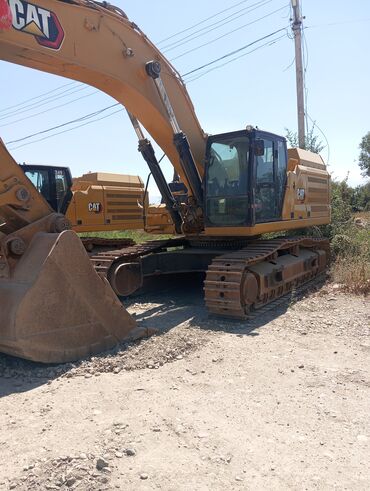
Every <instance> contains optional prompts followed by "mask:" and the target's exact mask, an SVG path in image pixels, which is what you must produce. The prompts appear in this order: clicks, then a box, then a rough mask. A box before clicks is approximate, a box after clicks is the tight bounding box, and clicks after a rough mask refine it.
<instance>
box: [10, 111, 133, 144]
mask: <svg viewBox="0 0 370 491" xmlns="http://www.w3.org/2000/svg"><path fill="white" fill-rule="evenodd" d="M114 105H117V104H114ZM110 107H113V106H110ZM105 109H107V108H105ZM122 111H123V109H122V108H121V109H118V110H117V111H113V112H112V113H111V114H107V115H106V116H102V117H101V118H97V119H93V120H92V121H87V122H85V123H83V124H80V125H78V126H75V127H74V128H68V129H67V130H63V131H58V132H57V133H54V134H53V135H48V136H44V137H43V138H39V139H38V140H34V141H32V142H28V143H23V144H22V145H18V146H16V147H13V148H11V149H10V150H16V149H17V148H22V147H26V146H28V145H32V144H33V143H37V142H40V141H43V140H48V139H49V138H53V137H54V136H57V135H61V134H62V133H68V132H69V131H74V130H77V129H78V128H81V127H82V126H87V125H88V124H92V123H96V122H98V121H101V120H102V119H106V118H110V117H111V116H113V115H114V114H117V113H119V112H122Z"/></svg>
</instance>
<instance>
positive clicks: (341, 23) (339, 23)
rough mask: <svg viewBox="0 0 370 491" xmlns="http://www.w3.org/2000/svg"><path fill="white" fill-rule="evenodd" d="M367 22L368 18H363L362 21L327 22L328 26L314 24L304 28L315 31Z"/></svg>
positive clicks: (369, 18) (369, 19)
mask: <svg viewBox="0 0 370 491" xmlns="http://www.w3.org/2000/svg"><path fill="white" fill-rule="evenodd" d="M368 21H370V17H365V18H362V19H352V20H344V21H340V22H329V23H328V24H316V25H313V26H306V29H316V28H317V27H331V26H341V25H343V24H355V23H357V22H368Z"/></svg>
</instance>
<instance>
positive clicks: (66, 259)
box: [0, 230, 142, 363]
mask: <svg viewBox="0 0 370 491" xmlns="http://www.w3.org/2000/svg"><path fill="white" fill-rule="evenodd" d="M141 335H142V333H141V332H140V331H139V330H138V328H137V327H136V323H135V321H134V319H133V318H132V317H131V316H130V315H129V313H128V312H127V311H126V310H125V308H124V307H123V306H122V304H121V303H120V301H119V300H118V299H117V297H116V295H115V294H114V292H113V290H112V289H111V287H110V285H109V283H108V282H107V280H106V279H105V278H102V277H100V276H99V275H98V274H97V273H96V272H95V270H94V269H93V267H92V265H91V264H90V260H89V258H88V256H87V254H86V252H85V250H84V247H83V245H82V244H81V241H80V239H79V238H78V236H77V235H76V234H75V232H73V231H71V230H68V231H65V232H62V233H61V234H49V233H38V234H36V235H35V236H34V237H33V239H32V241H31V243H30V246H29V247H28V249H27V251H26V252H25V254H24V255H23V256H22V258H21V259H20V261H19V263H18V264H17V266H16V268H15V271H14V273H13V274H12V276H11V278H10V279H4V278H1V279H0V351H2V352H4V353H7V354H11V355H15V356H19V357H21V358H26V359H29V360H33V361H38V362H43V363H63V362H68V361H74V360H77V359H80V358H82V357H86V356H89V355H91V354H96V353H98V352H100V351H102V350H106V349H109V348H112V347H113V346H114V345H116V344H117V343H119V342H122V341H125V340H132V339H137V338H139V337H142V336H141Z"/></svg>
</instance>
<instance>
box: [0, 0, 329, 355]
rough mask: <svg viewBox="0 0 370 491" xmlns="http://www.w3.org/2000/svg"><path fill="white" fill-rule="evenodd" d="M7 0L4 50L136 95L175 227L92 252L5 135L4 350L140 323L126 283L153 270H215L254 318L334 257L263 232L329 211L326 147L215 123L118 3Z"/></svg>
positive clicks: (95, 343)
mask: <svg viewBox="0 0 370 491" xmlns="http://www.w3.org/2000/svg"><path fill="white" fill-rule="evenodd" d="M0 1H4V0H0ZM9 5H10V10H11V15H12V27H11V28H10V29H8V30H6V29H4V30H2V31H1V32H0V59H2V60H4V61H8V62H11V63H17V64H20V65H23V66H27V67H30V68H34V69H38V70H42V71H44V72H48V73H52V74H56V75H61V76H63V77H67V78H70V79H72V80H77V81H79V82H83V83H86V84H89V85H92V86H94V87H96V88H98V89H100V90H102V91H103V92H105V93H107V94H109V95H110V96H112V97H113V98H115V99H116V100H117V101H118V102H119V103H121V104H122V105H123V106H124V107H125V108H126V110H127V112H128V115H129V117H130V120H131V122H132V125H133V128H134V131H135V132H136V135H137V137H138V141H139V151H140V153H141V154H142V156H143V158H144V159H145V161H146V162H147V164H148V166H149V169H150V171H151V172H152V174H153V177H154V179H155V182H156V184H157V187H158V188H159V190H160V192H161V194H162V198H163V201H164V203H165V206H166V208H167V210H168V213H169V214H170V216H171V219H172V222H173V225H174V228H175V232H176V235H177V237H174V238H172V239H168V240H159V241H149V242H147V243H144V244H141V245H135V246H132V247H128V248H125V249H121V250H120V249H115V250H114V249H113V250H111V251H104V252H102V253H92V254H90V255H88V254H87V253H86V251H85V250H84V249H83V247H82V245H81V243H80V242H79V240H78V238H77V236H76V234H75V232H73V231H71V230H65V228H66V220H65V217H64V215H60V214H58V213H55V211H54V210H52V209H51V208H50V206H49V205H48V203H47V202H46V201H45V200H44V199H43V198H42V196H40V195H39V194H38V193H37V191H36V189H35V187H34V186H33V185H32V184H31V182H30V181H29V180H28V179H27V178H25V175H24V173H23V172H22V171H21V169H19V167H18V166H17V165H16V164H15V162H14V161H13V159H12V158H11V156H10V155H9V154H8V153H7V151H6V149H5V148H4V147H3V146H1V148H0V216H1V218H2V219H1V223H2V225H1V226H0V350H1V351H3V352H5V353H10V354H13V355H17V356H22V357H25V358H29V359H32V360H37V361H42V362H63V361H68V360H73V359H77V358H79V357H80V356H86V355H88V354H91V353H96V352H98V351H100V350H102V349H104V348H108V347H110V346H112V345H114V344H115V343H117V342H120V341H123V340H125V339H129V338H132V337H137V336H140V335H142V333H141V332H140V331H139V330H138V328H137V327H136V326H135V321H134V320H133V319H132V317H131V316H130V315H129V314H128V313H127V311H126V310H125V309H124V307H123V305H122V304H121V302H120V301H119V300H118V299H117V296H116V295H129V294H131V293H132V292H134V291H135V290H137V289H138V288H140V286H141V285H142V283H143V280H144V279H145V278H147V277H151V276H156V275H160V274H172V275H177V277H178V278H179V281H181V276H180V274H181V273H184V272H195V271H199V272H203V273H204V274H205V281H204V292H205V303H206V306H207V308H208V311H209V313H210V314H216V315H221V316H226V317H229V318H233V319H246V318H248V315H249V314H250V313H251V312H252V311H254V310H257V309H259V308H261V307H263V306H266V305H268V304H269V303H270V302H273V301H274V300H275V299H277V298H279V297H281V296H282V295H284V294H286V293H288V292H289V291H291V290H292V289H293V288H296V287H297V286H299V285H300V284H303V283H305V282H307V281H310V280H312V279H314V278H316V277H317V276H318V275H319V274H320V273H321V272H323V271H324V270H325V268H326V264H327V261H328V257H329V243H328V241H327V240H326V239H315V238H310V237H300V236H293V237H289V236H283V237H280V238H275V239H270V240H267V239H264V238H262V237H261V235H262V234H266V233H270V232H275V233H276V232H280V231H287V230H288V231H289V230H297V229H302V228H306V227H310V226H313V225H322V224H327V223H329V222H330V203H329V174H328V172H327V169H326V166H325V164H324V163H323V161H322V159H321V157H320V156H319V155H316V154H312V153H310V152H308V151H306V150H302V149H290V150H287V145H286V140H285V139H284V138H283V137H282V136H279V135H276V134H273V133H270V132H267V131H262V130H260V129H257V128H255V127H253V126H252V125H246V126H245V127H244V128H241V129H239V130H236V131H235V130H231V131H230V132H227V133H222V134H218V135H208V134H206V133H205V132H204V131H203V130H202V128H201V126H200V124H199V121H198V119H197V117H196V114H195V111H194V108H193V105H192V102H191V100H190V97H189V95H188V92H187V90H186V87H185V84H184V82H183V80H182V78H181V76H180V74H179V73H178V72H177V71H176V69H175V68H174V67H173V66H172V65H171V63H170V62H169V61H168V60H167V59H166V58H165V57H164V55H163V54H162V53H161V52H160V51H159V50H158V49H157V48H156V46H155V45H154V44H153V43H152V42H151V41H150V40H149V38H148V37H147V36H146V35H145V34H144V33H143V32H142V31H141V29H140V28H139V27H138V25H137V24H136V23H135V22H131V21H130V20H129V19H128V17H127V15H126V14H125V13H124V12H123V11H122V10H120V9H119V8H117V7H114V6H112V5H110V4H108V3H106V2H104V3H100V2H95V1H91V0H71V1H69V2H64V1H61V0H37V2H36V3H29V2H27V1H25V0H9ZM215 97H222V94H217V93H216V91H215ZM145 130H146V131H147V132H148V133H149V134H150V135H151V136H152V138H153V139H154V140H155V141H156V142H157V144H158V145H159V146H160V147H161V148H162V150H163V151H164V152H165V154H166V155H167V157H168V158H169V160H170V162H171V163H172V165H173V167H174V170H175V172H176V173H177V174H178V175H179V177H180V180H181V182H182V183H183V184H184V185H185V186H186V189H187V193H186V194H184V195H183V198H181V199H176V198H175V196H174V194H173V192H172V190H171V187H170V186H168V184H167V183H166V181H165V179H164V176H163V172H162V170H161V167H160V163H159V162H158V161H157V159H156V156H155V153H154V150H153V147H152V144H151V142H150V140H149V139H148V138H146V136H145V133H144V131H145Z"/></svg>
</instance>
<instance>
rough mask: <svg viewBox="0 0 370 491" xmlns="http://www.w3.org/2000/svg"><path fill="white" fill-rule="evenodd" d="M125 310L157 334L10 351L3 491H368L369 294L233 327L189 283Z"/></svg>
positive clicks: (300, 306) (3, 380) (4, 397)
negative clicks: (95, 344) (72, 356)
mask: <svg viewBox="0 0 370 491" xmlns="http://www.w3.org/2000/svg"><path fill="white" fill-rule="evenodd" d="M195 283H196V284H195ZM194 285H195V286H194ZM149 300H150V302H149ZM128 309H129V311H130V312H131V313H132V314H135V316H136V318H137V321H138V323H139V324H140V325H142V326H145V327H150V328H155V329H158V334H157V335H155V336H153V337H151V338H149V339H145V340H142V341H140V342H137V343H134V344H130V345H123V346H119V347H118V348H117V349H115V350H111V351H110V352H108V353H105V354H103V355H101V356H96V357H92V358H91V359H88V360H83V361H81V362H79V363H74V364H65V365H57V366H55V365H54V366H43V365H39V364H35V363H31V362H26V361H24V360H19V359H15V358H12V357H9V356H5V355H0V396H1V398H0V425H1V428H2V431H1V434H0V455H1V456H2V464H3V465H2V466H0V489H20V490H31V489H32V490H33V489H40V490H41V489H42V490H43V489H62V490H63V489H78V490H98V489H102V490H105V489H106V490H108V489H129V490H131V489H132V490H134V489H135V490H136V489H143V490H147V489H165V490H167V489H168V490H175V489H176V490H177V489H184V490H188V489H189V490H190V489H191V490H194V489H196V490H198V489H199V490H201V489H202V490H203V489H210V488H212V489H253V490H255V489H297V490H301V489H351V490H353V489H354V490H357V489H358V490H365V489H366V490H367V489H369V482H370V472H369V466H368V460H369V455H370V454H369V442H370V424H369V423H370V421H369V402H370V397H369V395H370V378H369V367H370V362H369V352H370V340H369V330H370V306H369V299H368V298H367V299H366V298H363V297H355V296H351V295H345V294H343V293H341V292H340V291H339V289H338V287H337V286H336V285H334V286H333V285H325V286H323V287H322V288H320V289H319V290H317V291H312V292H310V293H307V294H306V297H305V298H300V299H298V300H297V299H287V300H286V301H285V302H283V303H282V304H281V305H279V306H277V307H275V308H274V309H272V310H271V311H269V312H266V313H264V314H263V315H262V316H261V317H256V318H255V319H254V320H252V321H244V322H229V321H224V320H220V319H216V318H208V316H207V313H206V311H205V308H204V306H203V302H202V293H201V283H200V282H198V281H195V279H193V280H191V282H189V281H188V282H187V283H186V282H185V283H183V284H181V286H178V285H176V284H173V283H169V284H167V285H166V283H164V284H163V285H162V286H161V285H159V286H158V288H157V291H156V292H155V293H150V294H149V293H146V294H143V295H141V296H138V297H136V298H134V299H132V300H131V301H130V302H129V303H128Z"/></svg>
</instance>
